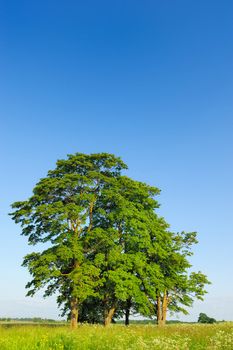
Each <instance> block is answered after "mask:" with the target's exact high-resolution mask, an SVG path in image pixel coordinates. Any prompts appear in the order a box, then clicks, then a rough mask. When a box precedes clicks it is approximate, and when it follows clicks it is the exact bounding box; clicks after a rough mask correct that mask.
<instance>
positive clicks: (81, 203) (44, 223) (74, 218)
mask: <svg viewBox="0 0 233 350" xmlns="http://www.w3.org/2000/svg"><path fill="white" fill-rule="evenodd" d="M126 168H127V167H126V165H125V164H124V163H123V162H122V160H121V159H120V158H116V157H115V156H113V155H110V154H106V153H102V154H91V155H85V154H80V153H77V154H75V155H69V156H68V159H66V160H59V161H57V166H56V168H55V170H52V171H49V172H48V175H47V177H45V178H43V179H41V180H40V181H39V182H38V184H37V185H36V186H35V188H34V190H33V195H32V196H31V197H30V198H29V199H28V200H26V201H22V202H15V203H14V204H13V205H12V208H13V209H14V212H12V213H11V214H10V215H11V216H12V218H13V220H14V221H15V222H16V223H20V224H21V226H22V235H24V236H26V237H28V242H29V244H31V245H36V244H39V243H44V244H45V243H47V245H48V246H49V247H48V248H47V249H45V250H43V251H42V252H33V253H31V254H28V255H26V257H25V258H24V261H23V266H26V267H28V269H29V272H30V274H31V275H32V280H31V281H30V282H29V283H28V284H27V285H26V288H28V289H29V291H28V293H27V295H30V296H33V295H34V294H35V292H36V291H38V290H39V289H41V288H44V296H45V297H46V296H50V295H52V294H54V293H55V292H56V293H58V298H57V301H58V304H59V305H60V306H61V305H63V313H67V312H70V319H71V325H72V327H76V326H77V320H78V311H79V308H80V306H81V304H82V302H83V301H84V300H86V299H87V298H89V297H94V296H96V295H97V292H96V287H97V285H98V283H100V280H99V275H100V269H99V268H98V267H96V266H95V264H94V263H93V262H92V261H91V260H90V259H89V257H88V251H87V246H88V245H87V244H86V242H87V241H88V239H89V236H91V235H92V233H93V230H94V227H93V215H94V211H95V205H96V202H97V200H98V197H99V196H100V194H101V191H102V190H103V188H104V187H105V186H106V184H108V183H111V180H112V179H114V178H117V177H119V175H120V171H121V170H122V169H126Z"/></svg>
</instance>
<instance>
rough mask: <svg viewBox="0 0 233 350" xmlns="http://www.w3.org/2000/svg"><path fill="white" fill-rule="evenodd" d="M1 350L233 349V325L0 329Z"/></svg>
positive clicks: (21, 327)
mask: <svg viewBox="0 0 233 350" xmlns="http://www.w3.org/2000/svg"><path fill="white" fill-rule="evenodd" d="M0 349H1V350H35V349H36V350H100V349H101V350H102V349H103V350H145V349H148V350H153V349H158V350H160V349H161V350H173V349H176V350H186V349H187V350H188V349H190V350H192V349H193V350H201V349H208V350H215V349H224V350H225V349H226V350H232V349H233V323H230V322H229V323H222V324H215V325H189V324H179V325H168V326H166V327H164V328H163V329H161V328H158V327H156V326H155V325H143V326H141V325H140V326H137V325H132V326H129V327H125V326H122V325H113V326H110V327H109V328H104V327H103V326H98V325H81V326H79V327H78V329H76V330H74V331H72V330H70V329H69V328H68V327H52V328H51V327H45V326H43V327H40V326H31V325H28V326H12V327H8V328H7V327H5V326H0Z"/></svg>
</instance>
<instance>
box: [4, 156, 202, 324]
mask: <svg viewBox="0 0 233 350" xmlns="http://www.w3.org/2000/svg"><path fill="white" fill-rule="evenodd" d="M126 170H127V166H126V164H125V163H124V162H123V161H122V160H121V159H120V158H118V157H115V156H114V155H112V154H107V153H100V154H90V155H86V154H81V153H76V154H74V155H68V158H67V159H65V160H58V161H57V164H56V168H55V169H54V170H50V171H49V172H48V174H47V176H46V177H45V178H43V179H41V180H40V181H39V182H38V183H37V184H36V186H35V187H34V189H33V194H32V196H31V197H30V198H29V199H28V200H25V201H21V202H15V203H13V204H12V208H13V212H12V213H11V214H10V215H11V216H12V218H13V220H14V221H15V222H16V223H19V224H20V225H21V226H22V235H24V236H26V237H27V238H28V243H29V244H30V245H38V244H40V246H41V244H44V246H45V247H46V248H45V249H44V250H42V251H41V250H38V251H36V252H33V253H30V254H28V255H26V256H25V257H24V261H23V266H25V267H27V268H28V270H29V272H30V274H31V276H32V280H31V281H30V282H29V283H28V284H27V285H26V288H27V289H28V293H27V295H29V296H33V295H34V294H35V293H36V292H37V291H38V290H39V289H43V290H44V296H45V297H47V296H50V295H52V294H54V293H56V295H57V302H58V305H59V306H60V307H61V308H62V310H63V311H62V312H63V315H65V314H68V315H69V317H70V319H71V325H72V326H73V327H75V326H76V325H77V321H78V317H79V314H80V319H81V320H88V321H90V322H97V321H98V320H100V319H101V320H103V322H104V323H105V325H107V324H109V323H110V322H111V321H112V320H113V318H114V316H115V317H120V316H122V315H124V314H125V316H126V324H128V321H129V314H130V312H136V313H141V314H142V315H146V316H150V317H153V316H156V317H157V320H158V323H161V324H162V323H164V322H165V321H166V312H167V310H168V309H170V310H173V311H182V312H186V310H185V308H184V306H190V305H191V304H192V301H193V298H194V297H197V298H200V299H201V298H202V297H203V295H204V294H205V289H204V287H205V285H206V284H207V283H208V280H207V278H206V276H205V275H203V274H202V273H201V272H198V273H194V272H192V273H189V270H190V267H191V265H190V263H189V261H188V257H189V256H190V255H191V246H192V245H193V244H195V243H197V240H196V233H184V232H182V233H172V232H170V231H169V225H168V224H167V223H166V221H165V220H164V219H163V218H161V217H159V216H158V215H157V213H156V209H157V208H158V207H159V204H158V202H157V200H156V199H155V196H157V195H158V194H159V193H160V191H159V189H158V188H156V187H152V186H149V185H147V184H145V183H142V182H139V181H135V180H132V179H131V178H129V177H127V176H126V175H125V174H124V173H123V172H125V171H126Z"/></svg>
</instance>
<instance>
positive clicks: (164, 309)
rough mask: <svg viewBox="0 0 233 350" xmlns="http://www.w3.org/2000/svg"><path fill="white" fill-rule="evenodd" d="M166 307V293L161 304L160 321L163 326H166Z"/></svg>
mask: <svg viewBox="0 0 233 350" xmlns="http://www.w3.org/2000/svg"><path fill="white" fill-rule="evenodd" d="M167 305H168V296H167V292H166V291H165V292H164V296H163V304H162V320H163V325H165V324H166V319H167Z"/></svg>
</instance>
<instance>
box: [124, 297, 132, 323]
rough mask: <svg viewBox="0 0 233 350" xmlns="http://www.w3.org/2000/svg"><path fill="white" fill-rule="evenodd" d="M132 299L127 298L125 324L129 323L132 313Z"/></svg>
mask: <svg viewBox="0 0 233 350" xmlns="http://www.w3.org/2000/svg"><path fill="white" fill-rule="evenodd" d="M131 305H132V303H131V299H127V300H126V308H125V325H126V326H128V325H129V314H130V308H131Z"/></svg>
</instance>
